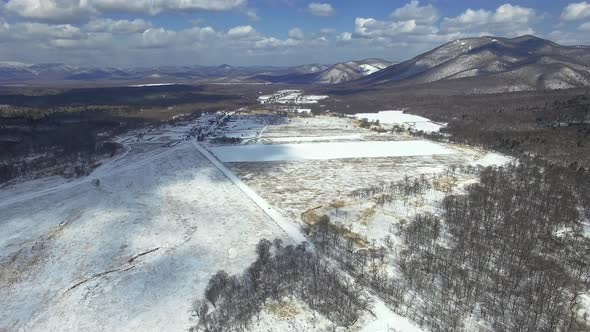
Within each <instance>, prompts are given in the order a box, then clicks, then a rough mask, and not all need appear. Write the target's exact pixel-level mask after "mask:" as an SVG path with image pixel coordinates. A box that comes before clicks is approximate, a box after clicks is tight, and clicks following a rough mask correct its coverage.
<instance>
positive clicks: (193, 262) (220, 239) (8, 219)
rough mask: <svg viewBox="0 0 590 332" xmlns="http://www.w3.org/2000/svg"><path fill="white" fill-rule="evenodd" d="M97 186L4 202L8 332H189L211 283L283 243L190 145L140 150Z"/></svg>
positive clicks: (0, 314) (1, 273) (103, 172)
mask: <svg viewBox="0 0 590 332" xmlns="http://www.w3.org/2000/svg"><path fill="white" fill-rule="evenodd" d="M92 177H96V178H99V179H100V185H99V186H98V187H94V186H93V185H92V184H91V183H90V182H89V181H88V180H89V179H90V178H84V180H80V181H72V182H69V183H66V184H65V185H62V186H58V187H56V188H47V187H44V186H46V185H51V183H52V182H43V181H37V180H35V181H31V182H32V183H31V185H30V186H26V187H29V188H32V187H34V186H33V184H35V183H36V184H38V185H39V186H41V187H39V188H36V190H38V192H36V193H35V192H34V194H33V195H30V196H27V195H23V194H22V193H21V194H20V195H18V197H14V199H11V200H10V201H6V200H2V208H1V209H0V234H2V236H0V265H1V266H2V268H1V269H0V298H1V299H2V305H1V306H0V330H9V331H17V330H27V331H48V330H49V331H56V330H60V331H80V330H90V331H96V330H103V331H115V330H116V331H127V330H186V329H187V328H188V327H189V326H191V325H192V323H191V321H190V314H189V308H190V305H191V302H192V301H193V300H194V299H195V298H197V297H199V296H201V295H202V293H203V290H204V288H205V286H206V284H207V282H208V279H209V277H210V276H211V275H212V274H213V273H215V272H216V271H217V270H219V269H225V270H226V271H228V273H239V272H241V271H242V270H243V269H244V268H245V267H247V266H248V265H249V264H250V263H251V262H252V261H253V260H254V259H255V252H254V249H253V248H254V246H255V244H256V243H257V242H258V241H259V240H260V239H261V238H263V237H264V238H268V239H273V238H277V237H279V238H286V237H285V234H284V232H283V230H282V229H280V228H279V227H277V224H276V223H275V222H273V220H272V219H270V218H269V217H268V215H267V213H268V212H267V213H265V212H266V211H264V212H263V211H262V210H261V208H260V206H259V205H257V204H254V203H253V201H252V198H250V197H248V196H247V195H246V194H244V189H243V188H239V187H237V186H236V185H234V183H233V182H231V181H230V180H229V179H228V178H227V176H226V175H224V174H223V173H222V172H221V171H219V170H218V169H217V168H216V167H215V166H214V165H213V164H212V163H211V162H210V161H209V160H208V159H206V158H205V157H203V155H202V154H201V153H199V151H198V150H197V149H195V147H194V146H193V145H192V144H190V143H189V142H182V143H180V144H178V145H176V146H174V147H172V148H168V147H166V148H164V147H161V145H155V144H147V143H135V144H133V145H132V146H131V151H129V153H128V154H126V155H125V156H124V157H123V158H121V159H118V160H116V161H115V162H113V165H105V166H104V167H103V168H102V169H100V170H99V171H98V172H97V173H96V174H93V175H92ZM92 177H91V178H92ZM18 187H19V186H15V187H14V188H7V189H3V190H0V192H2V194H3V195H2V196H4V197H13V196H12V195H11V193H12V192H14V191H16V192H18V191H19V190H18ZM241 189H242V190H241ZM228 249H232V250H231V251H228ZM141 254H145V255H141ZM138 255H140V256H138ZM134 257H135V258H134Z"/></svg>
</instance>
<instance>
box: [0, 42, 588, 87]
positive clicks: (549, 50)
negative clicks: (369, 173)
mask: <svg viewBox="0 0 590 332" xmlns="http://www.w3.org/2000/svg"><path fill="white" fill-rule="evenodd" d="M56 81H69V82H72V81H73V82H76V81H85V82H93V81H101V82H112V81H114V82H140V83H151V82H154V83H157V82H178V83H192V82H194V83H203V82H208V83H283V84H352V85H360V86H364V87H371V86H412V85H428V84H434V85H436V84H438V85H441V84H453V85H462V86H465V87H468V88H469V89H471V91H472V92H486V93H489V92H503V91H520V90H535V89H561V88H571V87H579V86H586V85H590V47H588V46H562V45H558V44H556V43H554V42H552V41H549V40H545V39H542V38H538V37H535V36H530V35H526V36H521V37H517V38H501V37H489V36H484V37H478V38H466V39H459V40H455V41H452V42H449V43H447V44H444V45H442V46H439V47H437V48H435V49H433V50H431V51H428V52H426V53H423V54H420V55H418V56H416V57H414V58H412V59H409V60H406V61H403V62H400V63H393V62H389V61H386V60H382V59H376V58H371V59H365V60H360V61H347V62H340V63H336V64H332V65H326V64H306V65H301V66H295V67H271V66H258V67H240V66H231V65H227V64H223V65H221V66H214V67H211V66H163V67H150V68H132V69H120V68H86V67H77V66H69V65H65V64H61V63H47V64H31V65H30V64H22V63H14V62H4V63H0V84H29V83H36V82H56Z"/></svg>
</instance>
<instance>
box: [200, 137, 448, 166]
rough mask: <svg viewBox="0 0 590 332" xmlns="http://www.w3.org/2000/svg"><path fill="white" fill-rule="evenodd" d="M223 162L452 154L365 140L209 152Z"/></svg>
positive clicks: (418, 144) (421, 144)
mask: <svg viewBox="0 0 590 332" xmlns="http://www.w3.org/2000/svg"><path fill="white" fill-rule="evenodd" d="M209 150H210V151H211V152H212V153H213V154H214V155H215V156H217V158H219V160H221V161H222V162H257V161H260V162H264V161H283V160H285V161H289V160H310V159H312V160H322V159H344V158H378V157H406V156H407V157H410V156H430V155H446V154H453V153H455V152H454V151H453V150H451V149H449V148H446V147H444V146H443V145H440V144H436V143H432V142H429V141H364V142H331V143H301V144H272V145H265V144H253V145H232V146H218V147H211V148H210V149H209Z"/></svg>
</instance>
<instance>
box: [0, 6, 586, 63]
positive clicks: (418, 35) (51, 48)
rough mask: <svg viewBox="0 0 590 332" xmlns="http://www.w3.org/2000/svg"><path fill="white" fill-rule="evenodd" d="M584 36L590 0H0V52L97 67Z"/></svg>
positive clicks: (576, 40) (283, 59)
mask: <svg viewBox="0 0 590 332" xmlns="http://www.w3.org/2000/svg"><path fill="white" fill-rule="evenodd" d="M522 34H535V35H537V36H539V37H543V38H548V39H551V40H553V41H555V42H558V43H562V44H567V45H572V44H589V43H590V0H589V1H565V0H550V1H538V0H537V1H532V0H520V1H510V2H507V1H499V0H486V1H463V0H432V1H427V0H410V1H398V0H394V1H392V0H389V1H387V0H339V1H335V0H334V1H322V0H316V1H306V0H0V61H15V62H25V63H38V62H63V63H68V64H73V65H86V66H88V65H94V66H118V67H129V66H163V65H218V64H221V63H230V64H233V65H297V64H303V63H334V62H338V61H345V60H354V59H363V58H367V57H380V58H384V59H387V60H394V61H400V60H405V59H407V58H410V57H412V56H415V55H417V54H419V53H421V52H424V51H427V50H429V49H431V48H433V47H436V46H438V45H440V44H443V43H445V42H448V41H451V40H454V39H458V38H467V37H477V36H481V35H495V36H502V37H515V36H518V35H522Z"/></svg>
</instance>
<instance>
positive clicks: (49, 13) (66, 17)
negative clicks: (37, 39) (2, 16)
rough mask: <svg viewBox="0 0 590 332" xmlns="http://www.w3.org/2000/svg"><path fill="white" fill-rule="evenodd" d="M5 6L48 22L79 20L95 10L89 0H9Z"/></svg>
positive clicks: (14, 11)
mask: <svg viewBox="0 0 590 332" xmlns="http://www.w3.org/2000/svg"><path fill="white" fill-rule="evenodd" d="M4 8H5V9H6V10H7V11H8V12H10V13H13V14H16V15H18V16H20V17H23V18H26V19H30V20H38V21H47V22H62V23H63V22H77V21H81V20H84V19H85V18H87V17H88V16H89V15H91V14H93V13H94V12H95V11H94V9H93V8H92V6H91V4H90V3H89V0H9V1H8V2H7V3H6V4H5V6H4Z"/></svg>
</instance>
